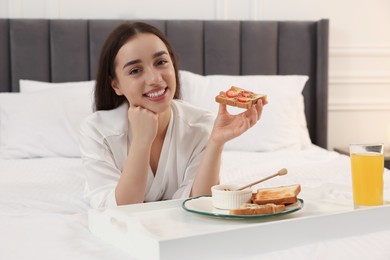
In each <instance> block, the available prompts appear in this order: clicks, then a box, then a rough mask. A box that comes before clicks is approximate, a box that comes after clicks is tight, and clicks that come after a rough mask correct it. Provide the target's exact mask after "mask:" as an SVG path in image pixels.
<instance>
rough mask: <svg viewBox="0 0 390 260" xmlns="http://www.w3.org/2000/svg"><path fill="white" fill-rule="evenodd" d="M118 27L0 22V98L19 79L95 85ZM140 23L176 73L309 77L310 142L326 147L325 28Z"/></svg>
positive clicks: (324, 23)
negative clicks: (164, 44)
mask: <svg viewBox="0 0 390 260" xmlns="http://www.w3.org/2000/svg"><path fill="white" fill-rule="evenodd" d="M122 21H123V20H40V19H34V20H30V19H0V92H17V91H18V90H19V79H33V80H40V81H51V82H65V81H82V80H89V79H93V78H95V73H96V68H97V62H98V57H99V51H100V48H101V46H102V44H103V41H104V40H105V37H106V36H107V35H108V33H109V32H110V31H111V30H112V29H113V28H114V27H115V26H116V25H117V24H119V23H120V22H122ZM143 21H145V22H149V23H151V24H153V25H155V26H157V27H158V28H160V29H161V30H162V31H165V33H166V34H167V36H168V38H169V39H170V41H171V42H172V44H173V46H174V48H175V50H176V51H177V52H178V54H179V62H180V68H181V69H185V70H189V71H192V72H195V73H198V74H204V75H210V74H230V75H253V74H263V75H274V74H280V75H289V74H290V75H291V74H300V75H308V76H309V77H310V79H309V81H308V82H307V84H306V86H305V89H304V96H305V113H306V118H307V123H308V128H309V132H310V137H311V139H312V141H313V143H315V144H317V145H319V146H322V147H326V145H327V110H328V109H327V106H328V104H327V102H328V99H327V97H328V30H329V29H328V28H329V26H328V20H319V21H201V20H143Z"/></svg>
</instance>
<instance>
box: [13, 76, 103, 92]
mask: <svg viewBox="0 0 390 260" xmlns="http://www.w3.org/2000/svg"><path fill="white" fill-rule="evenodd" d="M91 85H93V86H94V85H95V81H94V80H90V81H75V82H60V83H53V82H43V81H36V80H28V79H21V80H19V88H20V93H30V92H35V91H39V90H45V89H50V88H53V87H64V88H66V87H69V86H73V87H84V86H87V87H90V86H91Z"/></svg>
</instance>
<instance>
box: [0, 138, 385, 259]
mask: <svg viewBox="0 0 390 260" xmlns="http://www.w3.org/2000/svg"><path fill="white" fill-rule="evenodd" d="M280 168H287V169H288V174H287V175H285V176H282V177H276V178H273V179H271V180H268V181H267V182H264V183H261V184H258V185H256V186H255V187H254V188H257V187H267V186H275V185H287V184H293V183H300V184H301V185H302V191H301V194H300V196H301V197H302V198H305V196H311V197H312V198H313V196H314V197H315V196H317V198H318V200H319V201H323V200H329V201H333V202H334V201H338V202H339V203H341V204H345V203H347V204H351V201H352V196H351V194H352V193H351V181H350V164H349V157H347V156H345V155H341V154H339V153H336V152H331V151H327V150H325V149H322V148H319V147H317V146H314V145H313V146H312V147H311V148H309V149H305V150H300V151H297V150H282V151H276V152H266V153H256V152H242V151H225V152H224V153H223V164H222V172H221V182H222V183H235V184H247V183H250V182H253V181H255V180H258V179H261V178H263V177H265V176H268V175H270V174H272V173H274V172H276V171H278V170H279V169H280ZM0 179H1V182H0V241H1V243H0V259H8V260H13V259H25V258H26V257H28V258H29V259H133V258H132V256H131V255H129V254H128V253H126V252H124V251H122V250H120V249H118V248H116V247H115V246H113V245H110V244H108V243H106V242H104V241H102V240H100V239H99V238H97V237H95V236H94V235H92V234H91V233H90V231H89V230H88V225H87V224H88V223H87V212H88V210H89V206H88V204H87V203H86V202H85V201H84V199H83V189H84V178H83V174H82V165H81V160H80V159H79V158H43V159H20V160H0ZM384 180H385V192H384V194H385V199H386V200H387V201H388V200H390V187H389V184H390V172H389V170H385V174H384ZM306 206H307V205H305V207H306ZM351 206H352V205H351ZM335 210H337V203H336V204H335ZM330 228H332V227H331V223H330ZM335 232H337V230H335ZM286 234H288V231H286ZM288 235H291V236H292V237H294V234H288ZM388 241H390V230H383V231H380V232H372V233H368V234H365V235H359V236H353V237H348V238H341V239H333V240H327V241H323V242H321V243H317V242H316V243H312V244H307V245H304V246H299V247H293V248H286V249H285V250H284V249H283V250H278V251H274V252H267V253H262V254H258V255H248V259H285V258H289V259H347V258H348V259H350V258H351V257H355V258H354V259H366V258H370V259H389V258H390V249H389V248H388ZM145 250H148V249H147V248H145ZM226 259H228V257H226Z"/></svg>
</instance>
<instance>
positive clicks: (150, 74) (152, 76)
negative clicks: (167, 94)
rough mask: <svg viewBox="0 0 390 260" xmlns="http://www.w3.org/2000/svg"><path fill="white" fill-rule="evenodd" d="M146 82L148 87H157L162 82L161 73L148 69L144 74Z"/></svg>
mask: <svg viewBox="0 0 390 260" xmlns="http://www.w3.org/2000/svg"><path fill="white" fill-rule="evenodd" d="M146 82H147V83H148V84H149V85H158V84H160V83H161V82H162V76H161V73H160V72H159V71H158V70H157V69H155V68H150V69H148V70H147V74H146Z"/></svg>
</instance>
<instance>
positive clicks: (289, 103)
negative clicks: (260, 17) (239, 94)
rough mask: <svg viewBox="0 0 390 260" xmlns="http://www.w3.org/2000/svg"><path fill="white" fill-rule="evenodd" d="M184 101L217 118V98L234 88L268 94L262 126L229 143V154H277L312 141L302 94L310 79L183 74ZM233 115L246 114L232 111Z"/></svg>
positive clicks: (182, 72) (181, 75) (303, 147)
mask: <svg viewBox="0 0 390 260" xmlns="http://www.w3.org/2000/svg"><path fill="white" fill-rule="evenodd" d="M180 80H181V86H182V97H183V100H185V101H187V102H189V103H192V104H194V105H196V106H199V107H202V108H206V109H209V110H211V111H212V112H213V113H215V114H217V112H218V107H219V104H218V103H216V102H215V96H216V95H217V94H218V93H219V92H220V91H226V90H227V89H228V88H230V86H237V87H242V88H244V89H248V90H251V91H253V92H255V93H261V94H266V95H267V96H268V102H269V103H268V105H266V106H265V107H264V110H263V114H262V117H261V120H260V122H258V123H257V124H256V125H255V126H253V127H252V128H251V129H249V130H248V131H247V132H245V133H244V134H243V135H241V136H239V137H237V138H235V139H233V140H231V141H229V142H227V143H226V144H225V149H226V150H243V151H276V150H280V149H299V150H300V149H305V148H307V147H309V146H310V144H311V140H310V137H309V131H308V129H307V125H306V117H305V114H304V102H303V95H302V90H303V88H304V86H305V83H306V81H307V80H308V76H304V75H302V76H301V75H287V76H279V75H277V76H258V75H256V76H228V75H211V76H201V75H197V74H194V73H191V72H188V71H180ZM228 111H229V112H230V113H232V114H238V113H241V112H243V111H244V110H242V109H240V108H235V107H230V106H229V107H228Z"/></svg>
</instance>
